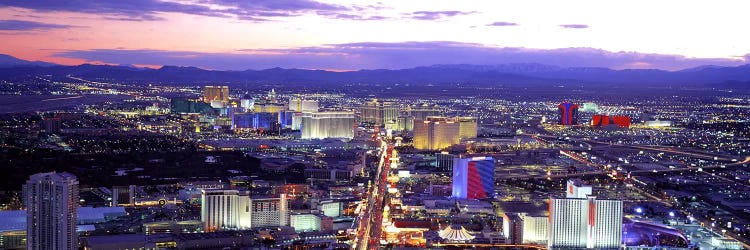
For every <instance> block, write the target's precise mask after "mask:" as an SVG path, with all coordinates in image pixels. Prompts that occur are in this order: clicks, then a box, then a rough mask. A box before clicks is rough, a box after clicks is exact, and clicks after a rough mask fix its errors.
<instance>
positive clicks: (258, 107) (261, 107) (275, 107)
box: [253, 102, 286, 114]
mask: <svg viewBox="0 0 750 250" xmlns="http://www.w3.org/2000/svg"><path fill="white" fill-rule="evenodd" d="M285 109H286V105H284V104H281V103H275V102H257V103H255V105H253V111H254V112H256V113H277V114H278V113H279V112H280V111H282V110H285Z"/></svg>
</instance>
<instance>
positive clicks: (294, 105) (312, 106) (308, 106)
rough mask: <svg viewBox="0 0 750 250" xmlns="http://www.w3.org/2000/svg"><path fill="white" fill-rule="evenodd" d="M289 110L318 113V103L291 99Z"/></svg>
mask: <svg viewBox="0 0 750 250" xmlns="http://www.w3.org/2000/svg"><path fill="white" fill-rule="evenodd" d="M289 110H292V111H297V112H318V101H315V100H302V99H301V98H291V99H289Z"/></svg>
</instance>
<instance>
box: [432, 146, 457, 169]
mask: <svg viewBox="0 0 750 250" xmlns="http://www.w3.org/2000/svg"><path fill="white" fill-rule="evenodd" d="M454 157H456V156H455V155H452V154H450V153H448V152H445V151H443V152H440V153H439V154H435V167H436V168H437V169H438V170H440V171H443V172H450V173H452V172H453V158H454Z"/></svg>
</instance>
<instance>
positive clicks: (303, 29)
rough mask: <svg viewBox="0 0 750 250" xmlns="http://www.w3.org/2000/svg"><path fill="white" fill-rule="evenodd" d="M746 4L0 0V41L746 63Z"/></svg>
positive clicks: (372, 63) (49, 51) (61, 58)
mask: <svg viewBox="0 0 750 250" xmlns="http://www.w3.org/2000/svg"><path fill="white" fill-rule="evenodd" d="M748 9H750V2H747V1H470V2H467V1H434V0H430V1H426V0H425V1H422V0H417V1H403V0H400V1H398V0H396V1H338V0H334V1H313V0H300V1H292V0H259V1H230V0H192V1H160V0H127V1H123V0H102V1H93V0H70V1H65V0H33V1H29V0H4V1H0V40H2V41H3V43H2V44H3V46H0V53H1V54H8V55H11V56H15V57H18V58H21V59H25V60H32V61H37V60H38V61H48V62H53V63H59V64H66V65H75V64H81V63H106V64H129V65H137V66H151V67H158V66H161V65H178V66H197V67H201V68H206V69H221V70H244V69H265V68H272V67H284V68H305V69H328V70H356V69H376V68H387V69H399V68H408V67H415V66H425V65H433V64H458V63H467V64H502V63H542V64H550V65H557V66H563V67H566V66H583V67H609V68H614V69H624V68H658V69H667V70H677V69H684V68H689V67H695V66H700V65H707V64H712V65H722V66H733V65H742V64H748V63H750V32H748V31H747V25H748V24H750V15H748V14H747V10H748Z"/></svg>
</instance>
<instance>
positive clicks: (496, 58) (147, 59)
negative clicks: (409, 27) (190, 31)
mask: <svg viewBox="0 0 750 250" xmlns="http://www.w3.org/2000/svg"><path fill="white" fill-rule="evenodd" d="M55 56H58V57H64V58H78V59H84V60H86V61H101V62H105V63H111V64H149V65H178V66H196V67H201V68H207V69H223V70H245V69H265V68H272V67H283V68H304V69H342V70H354V69H379V68H386V69H401V68H411V67H417V66H425V65H434V64H488V65H492V64H509V63H540V64H547V65H554V66H561V67H607V68H613V69H625V68H643V67H649V68H657V69H666V70H678V69H684V68H691V67H696V66H700V65H709V64H710V65H722V66H734V65H740V64H743V63H747V62H748V60H747V59H746V60H733V59H723V58H688V57H684V56H680V55H662V54H644V53H637V52H610V51H605V50H600V49H592V48H562V49H531V48H514V47H493V46H485V45H482V44H476V43H460V42H451V41H432V42H401V43H380V42H359V43H344V44H327V45H322V46H315V47H301V48H292V49H248V50H240V51H236V52H233V53H209V52H190V51H167V50H128V49H95V50H72V51H65V52H60V53H57V54H55Z"/></svg>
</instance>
